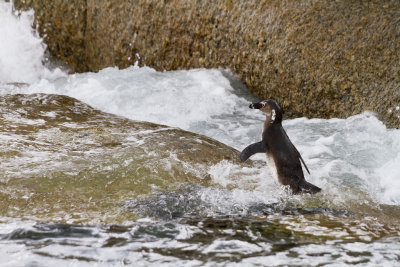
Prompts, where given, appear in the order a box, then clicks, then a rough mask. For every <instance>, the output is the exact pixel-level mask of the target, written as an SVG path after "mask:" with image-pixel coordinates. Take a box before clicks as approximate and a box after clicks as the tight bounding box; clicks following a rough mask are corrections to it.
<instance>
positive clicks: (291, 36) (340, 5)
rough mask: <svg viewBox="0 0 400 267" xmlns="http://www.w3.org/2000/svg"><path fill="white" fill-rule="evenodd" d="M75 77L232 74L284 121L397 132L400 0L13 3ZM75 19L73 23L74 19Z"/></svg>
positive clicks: (34, 0) (40, 0)
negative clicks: (136, 68)
mask: <svg viewBox="0 0 400 267" xmlns="http://www.w3.org/2000/svg"><path fill="white" fill-rule="evenodd" d="M15 5H16V7H17V8H21V7H23V6H24V7H26V6H30V7H33V8H34V9H35V11H36V22H37V24H38V25H39V30H40V32H41V34H42V35H45V36H46V38H45V40H46V43H47V44H48V45H49V50H50V51H51V53H52V54H53V55H54V56H55V57H57V58H61V59H63V60H66V61H67V62H69V63H71V64H72V66H73V67H74V69H75V70H76V71H86V70H91V71H97V70H99V69H102V68H104V67H108V66H118V67H120V68H124V67H127V66H129V65H132V64H133V63H134V62H135V61H140V64H142V65H143V64H145V65H147V66H151V67H154V68H156V69H157V70H175V69H188V68H201V67H205V68H211V67H224V68H230V69H231V70H232V71H233V72H234V73H236V74H237V75H238V76H239V78H240V79H241V80H242V81H244V82H245V83H246V85H247V86H248V87H249V88H250V90H251V91H252V92H253V93H254V94H255V95H257V96H259V97H260V98H275V99H277V100H278V102H280V103H281V104H282V106H283V108H284V109H285V110H286V113H287V116H290V117H294V116H308V117H323V118H327V117H347V116H349V115H354V114H357V113H360V112H362V111H365V110H370V111H374V112H377V113H378V114H379V116H380V118H381V119H383V120H384V121H385V123H386V124H387V125H388V126H390V127H399V126H400V119H399V118H400V111H399V110H398V109H397V107H398V106H399V104H400V94H399V91H400V90H399V89H400V87H399V86H400V63H399V62H400V53H399V52H398V51H400V23H399V17H400V2H399V1H392V0H383V1H381V0H372V1H328V0H307V1H289V0H284V1H280V0H279V1H278V0H272V1H265V0H263V1H254V2H249V1H243V0H241V1H226V0H218V1H183V0H168V1H166V0H165V1H155V0H141V1H135V2H128V1H125V2H123V1H122V2H115V1H110V0H99V1H93V0H89V1H78V0H74V1H69V2H65V1H49V0H16V1H15ZM74 17H76V19H74Z"/></svg>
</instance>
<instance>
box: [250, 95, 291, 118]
mask: <svg viewBox="0 0 400 267" xmlns="http://www.w3.org/2000/svg"><path fill="white" fill-rule="evenodd" d="M249 108H251V109H259V110H261V111H262V112H264V113H265V114H266V115H267V120H269V121H270V123H271V124H272V123H281V122H282V118H283V113H284V112H283V110H282V108H281V107H280V106H279V105H278V103H277V102H276V101H275V100H273V99H267V100H263V101H261V102H259V103H252V104H250V106H249Z"/></svg>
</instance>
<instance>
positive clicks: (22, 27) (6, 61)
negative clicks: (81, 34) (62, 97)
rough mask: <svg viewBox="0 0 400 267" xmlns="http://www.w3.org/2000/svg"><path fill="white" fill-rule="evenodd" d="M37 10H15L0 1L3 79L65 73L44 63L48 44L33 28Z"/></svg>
mask: <svg viewBox="0 0 400 267" xmlns="http://www.w3.org/2000/svg"><path fill="white" fill-rule="evenodd" d="M32 23H33V11H28V12H22V13H20V14H18V13H16V12H13V10H12V4H11V3H6V2H4V1H0V25H1V26H0V38H1V42H0V83H12V82H19V83H32V82H37V81H39V80H40V79H42V78H46V79H54V78H56V77H60V76H65V74H64V73H63V72H62V71H61V70H60V69H55V70H49V69H48V68H47V67H45V66H44V64H43V63H44V61H45V60H46V59H45V50H46V46H45V44H44V43H43V40H42V39H41V38H40V37H39V36H38V34H37V32H36V31H34V30H33V29H32Z"/></svg>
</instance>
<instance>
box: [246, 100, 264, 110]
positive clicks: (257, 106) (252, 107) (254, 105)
mask: <svg viewBox="0 0 400 267" xmlns="http://www.w3.org/2000/svg"><path fill="white" fill-rule="evenodd" d="M263 107H265V103H264V102H259V103H251V104H250V106H249V108H251V109H261V108H263Z"/></svg>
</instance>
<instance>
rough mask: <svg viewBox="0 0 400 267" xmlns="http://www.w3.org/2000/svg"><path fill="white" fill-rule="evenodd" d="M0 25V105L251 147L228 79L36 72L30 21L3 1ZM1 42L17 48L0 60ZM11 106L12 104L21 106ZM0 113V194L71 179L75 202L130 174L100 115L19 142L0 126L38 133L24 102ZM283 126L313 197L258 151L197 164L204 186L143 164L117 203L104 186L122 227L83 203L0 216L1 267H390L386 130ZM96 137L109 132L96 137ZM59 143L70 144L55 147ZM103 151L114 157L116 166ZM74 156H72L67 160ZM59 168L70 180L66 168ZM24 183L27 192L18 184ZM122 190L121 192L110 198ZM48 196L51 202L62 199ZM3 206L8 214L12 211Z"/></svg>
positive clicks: (395, 227) (253, 114)
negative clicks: (48, 101) (46, 108)
mask: <svg viewBox="0 0 400 267" xmlns="http://www.w3.org/2000/svg"><path fill="white" fill-rule="evenodd" d="M0 20H2V22H3V23H1V24H0V36H4V37H7V38H4V39H3V40H5V41H4V42H0V48H1V49H0V51H3V53H5V54H2V56H1V57H0V58H1V60H2V61H0V63H1V64H0V94H1V95H2V98H3V99H6V97H8V96H7V95H10V94H17V93H22V94H32V93H44V94H46V95H45V96H49V97H50V94H62V95H68V96H71V97H74V98H76V99H78V100H80V101H82V102H84V103H86V104H88V105H91V106H92V107H93V108H95V109H98V110H101V111H104V112H108V113H112V114H115V115H117V116H121V117H125V118H128V119H132V120H139V121H149V122H154V123H159V124H163V125H167V127H177V128H181V129H184V130H187V131H190V132H194V133H198V134H202V135H205V136H207V137H210V138H213V139H216V140H218V141H220V142H222V143H224V144H227V145H229V146H232V147H233V148H236V149H238V150H241V149H243V148H244V147H245V146H247V145H248V144H250V143H252V142H255V141H259V139H260V135H261V128H262V123H263V116H262V115H261V114H260V113H259V112H257V111H255V110H250V109H248V103H249V102H251V101H254V100H255V99H254V97H252V96H251V95H250V94H249V93H248V92H247V90H246V88H245V87H244V86H243V85H242V84H241V83H240V82H239V81H237V79H236V78H235V77H234V76H233V75H232V74H231V73H230V72H229V71H228V70H219V69H212V70H204V69H197V70H186V71H172V72H157V71H155V70H153V69H151V68H148V67H138V66H132V67H130V68H127V69H125V70H119V69H116V68H107V69H104V70H102V71H100V72H99V73H83V74H72V75H67V74H65V73H64V72H63V71H61V70H60V69H51V68H50V67H48V66H47V64H45V63H44V62H46V60H45V54H44V46H43V44H42V43H41V39H40V38H39V37H37V35H36V33H35V32H34V31H33V32H32V31H31V30H30V27H29V25H30V24H31V22H32V15H31V14H27V13H22V15H21V16H20V17H19V18H16V17H15V16H14V15H13V14H12V11H11V9H10V5H9V4H8V3H4V2H2V1H0ZM10 29H11V30H10ZM21 34H24V36H25V37H24V40H25V41H26V42H24V43H21V42H20V41H19V39H18V38H17V37H18V36H21ZM17 43H18V44H19V45H20V47H18V46H16V44H17ZM10 47H13V48H15V49H17V51H16V52H15V53H11V52H4V51H10ZM7 49H8V50H7ZM21 51H25V52H26V53H25V54H22V53H21ZM5 55H8V56H7V57H6V56H5ZM5 58H7V61H5V60H4V59H5ZM14 66H15V67H14ZM22 83H23V84H22ZM21 97H22V98H23V99H25V100H24V101H26V103H30V102H28V99H31V98H32V96H29V95H27V96H21ZM74 105H75V104H74ZM2 107H3V109H1V114H2V121H1V125H0V127H1V129H0V131H1V133H0V140H1V141H0V142H1V151H0V152H2V153H0V156H1V158H2V165H1V166H2V170H1V174H2V177H0V179H1V180H0V185H1V188H3V189H2V190H3V191H2V192H1V193H2V194H3V193H4V194H6V193H7V192H6V190H7V188H8V189H9V190H11V189H10V188H12V187H11V184H10V183H9V181H10V179H14V180H13V181H18V179H21V180H20V181H21V183H20V185H21V187H22V188H24V190H26V191H27V192H34V191H32V190H38V188H41V189H40V190H44V189H45V188H46V186H48V187H47V188H56V190H60V188H64V189H65V190H67V189H68V190H70V189H71V188H69V187H67V186H64V187H58V185H59V184H63V185H68V184H69V183H70V182H71V181H73V182H74V183H76V185H77V184H78V183H82V184H79V186H80V187H79V188H80V190H84V191H85V192H82V195H83V196H88V197H89V198H90V196H92V198H90V199H96V198H99V199H101V194H103V191H102V190H103V188H101V189H100V188H99V187H96V186H99V185H103V184H105V185H106V184H107V182H111V181H117V180H118V179H120V177H124V179H126V180H119V181H127V180H129V177H133V174H132V172H131V169H132V168H131V166H136V165H131V162H130V161H129V158H128V157H129V156H132V157H134V156H133V155H135V154H134V153H133V152H132V151H134V150H129V147H134V146H135V145H138V144H140V142H139V143H137V139H134V137H135V138H136V135H135V133H134V132H129V131H125V132H123V133H124V136H123V137H121V133H122V131H121V133H120V132H117V133H116V132H114V131H112V130H111V128H110V127H109V126H106V125H107V123H109V122H110V121H112V120H114V119H112V118H111V117H107V116H105V117H103V118H100V119H99V124H100V125H103V126H102V127H100V128H101V129H100V130H96V129H95V127H94V126H93V128H90V129H89V128H86V130H84V131H82V130H79V131H75V132H73V131H72V130H71V134H64V135H60V134H59V131H58V130H59V128H57V127H59V126H57V127H54V128H49V129H47V130H46V131H44V130H43V131H42V130H41V131H39V132H38V134H36V135H35V136H30V137H29V135H24V136H25V137H26V136H28V138H27V139H24V140H23V141H21V136H22V133H15V134H10V132H11V133H12V131H9V130H7V129H8V128H9V127H10V125H19V126H18V127H22V126H24V127H26V128H27V129H28V128H29V127H34V126H35V125H38V124H39V125H42V124H43V125H47V124H45V123H44V121H41V120H40V118H37V119H26V117H25V115H24V114H26V109H29V108H30V107H29V105H27V106H25V107H23V108H20V109H12V108H8V109H5V108H4V107H7V105H3V106H2ZM65 107H67V106H65ZM82 107H84V104H83V105H82V106H80V104H76V110H75V111H73V112H77V111H79V112H80V111H81V110H82V109H83V108H82ZM72 109H73V108H71V110H72ZM60 110H62V108H61V109H60ZM11 111H13V112H11ZM60 112H62V114H58V113H52V112H49V113H46V114H41V116H44V115H46V116H47V117H48V118H58V117H62V116H65V117H68V116H66V114H67V111H60ZM68 112H70V111H68ZM68 114H69V113H68ZM46 116H44V117H46ZM42 120H43V119H42ZM121 120H123V118H121ZM89 122H90V121H89ZM89 122H88V123H89ZM90 123H95V122H94V121H92V122H90ZM21 125H22V126H21ZM63 125H64V127H67V128H72V127H73V125H72V124H67V123H65V124H63ZM283 125H284V128H285V129H286V130H287V133H288V135H289V137H290V138H291V140H292V141H293V143H294V144H295V145H296V147H297V148H298V150H299V151H300V153H301V154H302V156H303V158H304V160H305V162H306V163H307V165H308V167H309V169H310V170H311V175H308V174H307V175H306V179H307V180H308V181H310V182H311V183H313V184H315V185H317V186H319V187H321V188H322V189H323V191H322V193H320V194H317V195H314V196H309V195H304V196H292V195H290V194H288V193H287V191H286V190H285V188H282V187H281V186H280V185H279V184H278V183H277V182H276V181H274V180H273V179H272V177H271V176H270V174H269V172H268V168H267V166H266V163H265V158H264V156H263V155H256V156H255V157H254V161H255V162H254V163H253V164H244V165H240V164H237V163H235V162H233V161H230V160H224V161H221V162H219V163H217V164H209V165H208V164H205V165H201V166H200V167H198V168H199V171H200V170H201V171H203V172H205V173H206V175H207V177H209V179H210V182H208V183H207V184H202V183H195V182H181V183H179V184H178V185H176V186H174V187H171V188H170V187H163V186H160V183H159V182H157V179H156V178H154V176H152V175H150V173H151V170H155V169H156V167H154V166H155V165H154V162H151V161H147V163H146V162H145V163H143V164H144V166H145V167H146V168H147V169H149V170H150V172H149V173H147V174H146V172H144V173H142V174H143V175H142V178H143V180H142V182H143V183H145V185H146V190H144V189H143V190H142V188H141V187H140V188H135V190H137V191H135V190H133V189H132V191H135V193H134V194H133V193H132V194H131V193H130V192H128V190H130V186H131V185H129V186H127V185H126V184H123V183H120V184H119V185H118V184H117V185H114V186H116V187H115V188H117V189H119V190H121V191H119V192H124V194H130V195H129V197H128V198H124V197H123V196H118V197H120V198H117V197H116V198H115V199H120V201H119V202H117V206H116V207H117V208H115V206H114V208H115V210H113V213H112V214H113V216H118V214H122V213H123V214H125V215H124V216H122V217H120V219H121V218H124V219H123V220H122V221H121V220H120V219H119V220H117V221H113V220H112V219H110V218H109V217H108V218H107V215H109V216H110V217H111V215H110V214H111V213H107V212H105V213H104V212H103V213H102V212H98V213H96V212H93V214H92V213H91V214H90V215H88V214H89V212H91V211H92V210H90V209H89V208H87V210H86V209H85V208H84V207H86V206H84V205H81V206H78V207H79V209H80V210H74V209H73V208H71V213H68V212H66V214H63V216H59V218H56V217H52V216H53V213H51V212H52V209H40V208H39V209H38V210H37V211H36V210H34V211H30V212H28V211H21V210H19V211H18V210H15V211H13V212H12V213H7V212H3V211H2V212H1V214H8V215H7V216H6V215H3V216H2V217H1V218H0V222H1V224H0V225H1V227H0V256H1V257H0V258H1V261H2V265H3V266H54V265H56V264H59V265H60V266H74V265H77V266H86V265H87V266H93V265H96V266H97V265H104V266H108V265H117V266H118V265H129V264H134V265H135V266H152V265H160V264H163V265H166V266H169V265H185V266H186V265H187V266H200V265H201V266H225V265H229V266H235V265H240V266H243V265H245V266H246V265H247V266H253V265H256V266H257V265H258V266H263V265H282V266H285V265H299V266H303V265H313V266H316V265H332V266H338V265H344V264H358V265H362V266H368V265H369V266H377V265H379V266H399V265H400V264H399V262H400V245H399V244H400V190H399V189H398V188H400V167H399V166H400V131H399V130H393V129H387V128H386V127H385V126H384V125H383V124H382V123H381V122H380V121H379V120H378V119H377V118H376V117H375V116H374V115H373V114H371V113H368V112H366V113H363V114H360V115H357V116H353V117H350V118H347V119H330V120H325V119H307V118H298V119H292V120H285V121H284V123H283ZM75 126H76V127H78V126H82V125H79V124H77V125H75ZM91 127H92V126H91ZM115 127H116V126H115ZM107 129H108V131H109V132H111V134H113V135H107V134H104V133H107ZM64 133H65V132H64ZM86 134H87V135H88V136H89V137H87V136H86ZM117 134H118V136H119V137H118V138H119V139H118V140H117V141H118V142H119V143H122V144H123V145H125V147H126V150H124V151H122V150H119V147H118V146H113V145H111V146H110V143H111V144H114V143H118V142H114V141H113V140H112V142H109V141H104V142H98V140H99V138H103V136H105V138H108V137H109V136H117ZM50 138H51V140H50ZM58 138H59V139H58ZM91 138H92V139H91ZM46 139H48V142H46ZM102 140H103V139H102ZM39 141H40V142H41V143H39ZM50 141H51V142H50ZM35 142H36V143H35ZM85 142H86V143H85ZM91 142H92V143H94V144H95V146H93V148H91V149H90V148H88V147H89V146H84V147H83V148H82V147H81V146H82V144H84V143H85V145H90V143H91ZM113 142H114V143H113ZM98 143H100V146H98V145H97V144H98ZM21 144H23V146H21ZM66 145H68V146H71V145H72V146H74V147H73V149H72V150H68V149H67V148H68V147H67V146H66ZM53 146H54V147H53ZM11 148H13V149H11ZM21 148H23V150H21ZM10 151H14V152H12V153H11V152H10ZM49 151H53V152H52V153H50V152H49ZM83 152H84V153H83ZM13 153H14V154H13ZM79 153H82V154H79ZM119 153H120V154H119ZM124 153H125V154H124ZM80 155H81V156H80ZM102 156H103V157H102ZM113 156H115V157H117V158H118V157H120V158H121V157H126V158H124V160H123V161H122V160H120V161H118V159H117V160H115V157H113ZM150 156H152V155H150ZM79 157H83V160H77V159H79ZM166 159H167V161H166V162H169V161H170V160H172V159H173V160H175V161H176V162H178V163H179V164H181V165H179V164H178V165H177V166H181V169H182V173H185V168H186V167H185V166H187V165H185V164H186V161H182V160H181V161H180V160H179V159H176V158H174V155H168V156H167V157H166ZM126 162H128V163H126ZM149 162H151V163H149ZM124 164H125V165H124ZM132 164H133V163H132ZM135 164H136V163H135ZM38 166H40V168H38ZM71 166H72V167H73V168H82V169H81V170H84V171H83V172H76V173H74V172H71V169H70V168H71ZM193 166H195V165H193ZM190 168H191V169H192V170H193V169H195V168H197V167H196V166H195V167H190ZM37 170H39V171H37ZM56 171H57V174H55V173H56ZM43 172H45V173H51V174H52V175H43ZM129 175H132V176H129ZM163 175H164V176H163ZM182 175H183V174H179V172H170V173H167V174H160V175H159V177H158V179H159V178H160V177H161V178H163V177H175V178H176V179H177V180H179V178H181V176H182ZM196 175H197V174H194V176H196ZM117 178H118V179H117ZM74 179H75V180H74ZM85 179H86V180H85ZM29 181H35V182H37V183H38V184H32V185H30V184H29ZM84 181H88V182H87V183H86V184H85V183H84ZM17 183H18V182H15V184H17ZM74 183H70V184H71V185H73V184H74ZM105 185H104V186H105ZM118 186H119V187H118ZM124 188H125V189H127V190H124V191H122V190H123V189H124ZM72 189H73V188H72ZM49 191H50V189H49ZM72 191H73V190H72ZM39 193H43V192H39ZM62 193H63V192H61V193H59V194H58V195H57V194H54V196H64V195H62ZM14 196H15V199H14V200H13V201H15V203H17V202H18V203H20V202H21V201H26V203H27V207H31V206H29V205H33V204H32V203H33V200H30V198H29V195H26V194H23V193H21V194H20V195H19V194H15V195H14ZM40 201H44V202H43V203H47V204H49V203H53V202H51V201H50V200H45V199H44V200H43V199H42V200H40ZM52 201H53V200H52ZM57 201H58V202H59V204H58V205H61V207H62V203H67V201H69V202H68V203H69V204H70V203H72V204H74V205H78V204H79V202H78V201H76V200H75V199H72V200H63V199H57ZM104 202H106V200H104ZM10 203H12V202H10ZM15 203H14V204H12V205H10V206H13V205H14V206H13V207H18V208H19V209H21V206H18V205H17V204H15ZM38 203H41V202H38ZM54 203H57V202H54ZM60 203H61V204H60ZM88 207H89V206H88ZM54 208H57V207H54ZM102 208H104V207H102V206H101V205H100V206H99V209H102ZM105 208H107V206H106V207H105ZM64 211H65V210H64ZM66 211H69V210H66ZM72 211H74V212H76V214H78V213H82V214H86V213H87V214H86V215H87V217H90V219H85V220H81V222H79V220H74V216H81V215H76V214H74V213H73V212H72ZM13 214H14V215H13ZM15 214H16V215H15ZM21 214H22V215H21ZM104 214H106V215H104ZM126 214H132V215H134V216H129V215H126ZM28 215H29V216H28ZM79 218H80V219H82V216H81V217H79ZM85 218H86V217H85ZM110 221H111V222H110Z"/></svg>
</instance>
